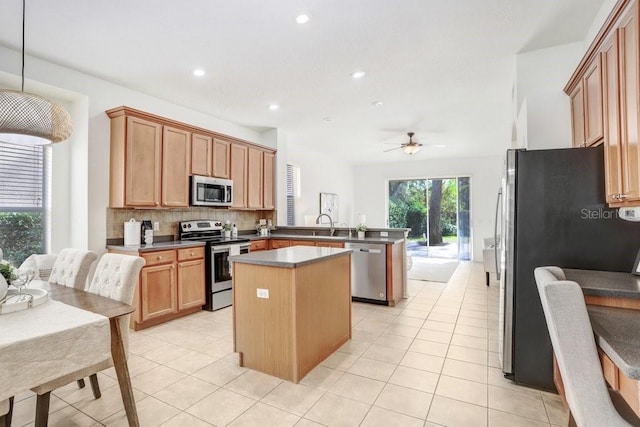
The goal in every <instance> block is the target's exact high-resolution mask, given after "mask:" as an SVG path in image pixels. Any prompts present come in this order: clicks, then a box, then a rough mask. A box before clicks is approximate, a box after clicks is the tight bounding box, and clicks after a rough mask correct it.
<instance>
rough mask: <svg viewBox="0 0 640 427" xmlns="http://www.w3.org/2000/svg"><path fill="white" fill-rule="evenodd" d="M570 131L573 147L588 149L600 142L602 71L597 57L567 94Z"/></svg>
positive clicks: (601, 134)
mask: <svg viewBox="0 0 640 427" xmlns="http://www.w3.org/2000/svg"><path fill="white" fill-rule="evenodd" d="M569 99H570V100H571V131H572V135H573V146H574V147H589V146H592V145H597V144H599V143H601V142H602V138H603V136H604V134H603V125H602V70H601V66H600V57H599V56H597V57H596V58H595V59H594V61H593V63H592V64H591V65H590V66H589V67H588V68H587V70H586V71H585V74H584V76H583V77H582V79H581V80H580V82H579V83H578V84H577V85H576V87H575V88H574V89H573V91H572V92H571V93H570V94H569Z"/></svg>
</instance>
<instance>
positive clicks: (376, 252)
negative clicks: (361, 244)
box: [353, 248, 382, 254]
mask: <svg viewBox="0 0 640 427" xmlns="http://www.w3.org/2000/svg"><path fill="white" fill-rule="evenodd" d="M353 251H354V252H366V253H369V254H381V253H382V251H381V250H380V249H366V248H354V249H353Z"/></svg>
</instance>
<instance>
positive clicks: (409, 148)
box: [402, 144, 420, 155]
mask: <svg viewBox="0 0 640 427" xmlns="http://www.w3.org/2000/svg"><path fill="white" fill-rule="evenodd" d="M402 151H404V152H405V153H407V154H409V155H413V154H416V153H417V152H418V151H420V146H419V145H417V144H413V145H409V144H407V145H405V146H404V147H402Z"/></svg>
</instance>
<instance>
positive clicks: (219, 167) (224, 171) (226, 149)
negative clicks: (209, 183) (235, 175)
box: [213, 138, 231, 179]
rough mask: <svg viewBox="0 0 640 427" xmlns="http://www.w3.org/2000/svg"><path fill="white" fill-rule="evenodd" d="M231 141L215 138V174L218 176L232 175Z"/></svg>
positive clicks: (227, 176) (226, 176) (228, 176)
mask: <svg viewBox="0 0 640 427" xmlns="http://www.w3.org/2000/svg"><path fill="white" fill-rule="evenodd" d="M230 158H231V143H230V142H229V141H225V140H223V139H218V138H214V139H213V176H215V177H217V178H227V179H229V178H230V177H231V172H230V163H231V160H230Z"/></svg>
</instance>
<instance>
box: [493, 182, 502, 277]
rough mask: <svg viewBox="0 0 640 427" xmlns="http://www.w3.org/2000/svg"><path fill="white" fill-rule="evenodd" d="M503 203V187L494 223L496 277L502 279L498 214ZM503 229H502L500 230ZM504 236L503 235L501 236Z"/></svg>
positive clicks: (499, 195) (497, 202)
mask: <svg viewBox="0 0 640 427" xmlns="http://www.w3.org/2000/svg"><path fill="white" fill-rule="evenodd" d="M501 205H502V188H500V189H499V190H498V199H497V201H496V218H495V222H494V224H493V257H494V261H495V266H496V278H497V279H498V280H500V264H499V263H498V249H499V246H501V245H500V241H499V240H498V215H499V214H500V207H501ZM500 231H502V230H500ZM500 238H502V236H500Z"/></svg>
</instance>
